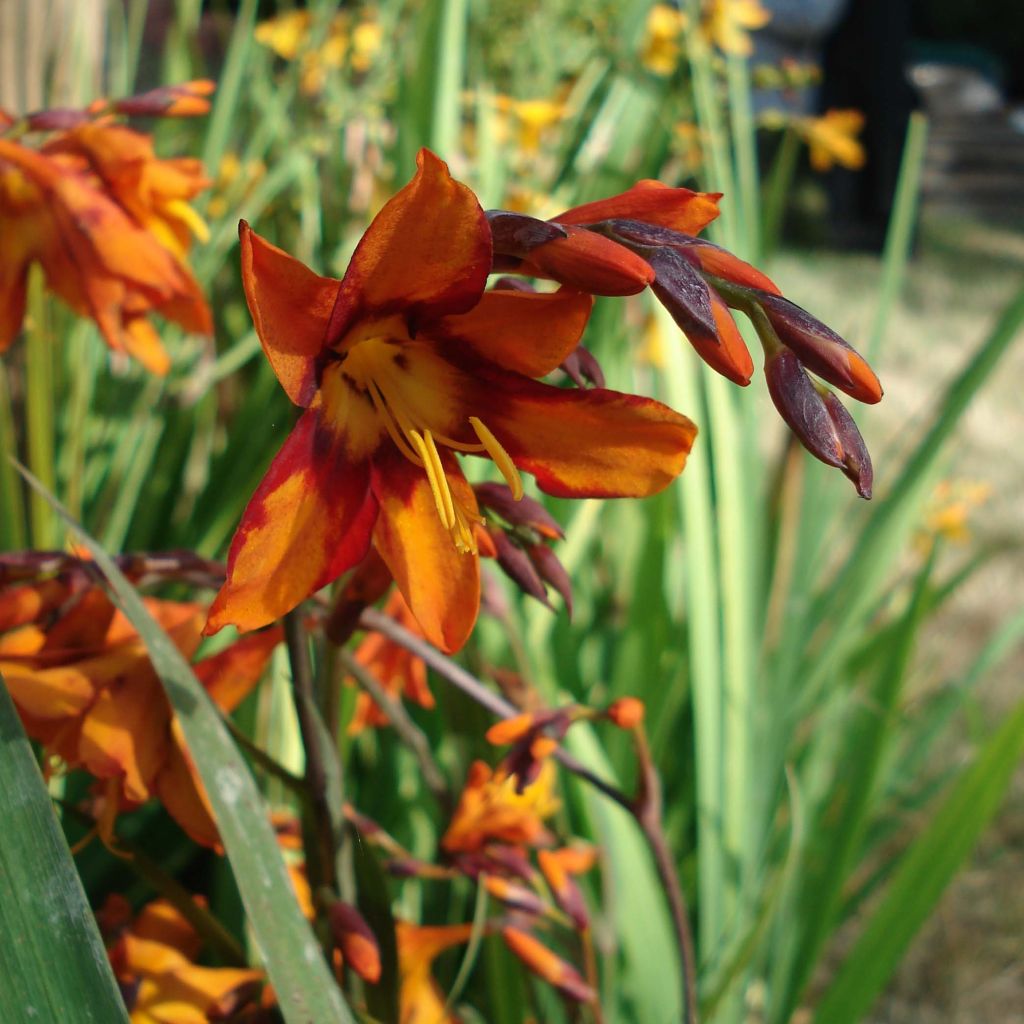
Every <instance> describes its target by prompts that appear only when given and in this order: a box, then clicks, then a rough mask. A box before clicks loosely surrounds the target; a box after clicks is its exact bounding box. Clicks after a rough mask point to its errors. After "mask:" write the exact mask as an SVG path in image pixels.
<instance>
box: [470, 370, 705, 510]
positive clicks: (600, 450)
mask: <svg viewBox="0 0 1024 1024" xmlns="http://www.w3.org/2000/svg"><path fill="white" fill-rule="evenodd" d="M480 375H481V376H485V379H484V380H482V381H481V384H482V386H483V389H485V391H484V393H486V394H488V395H489V396H490V405H489V409H488V411H486V412H485V413H483V414H482V415H486V416H487V423H488V426H489V427H490V429H491V430H492V431H493V432H494V434H495V435H496V436H497V437H498V439H499V440H500V441H501V443H502V445H503V446H504V447H505V450H506V451H507V452H508V454H509V455H510V456H511V458H512V460H513V461H514V462H515V464H516V465H517V466H518V467H519V468H520V469H523V470H526V471H527V472H529V473H532V474H533V475H534V477H536V479H537V483H538V484H539V485H540V487H541V489H542V490H544V491H546V492H547V493H548V494H553V495H556V496H558V497H567V498H597V497H638V498H639V497H647V496H648V495H651V494H656V493H657V492H658V491H661V490H663V489H664V488H665V487H667V486H668V485H669V484H670V483H671V482H672V481H673V480H674V479H675V478H676V477H677V476H678V475H679V474H680V473H681V472H682V470H683V467H684V465H685V464H686V457H687V455H688V454H689V451H690V448H691V447H692V445H693V441H694V438H695V437H696V436H697V428H696V426H695V425H694V424H693V422H692V421H691V420H689V419H687V418H686V417H685V416H682V415H680V414H679V413H676V412H673V411H672V410H671V409H669V408H668V407H667V406H665V405H662V404H661V403H659V402H656V401H654V400H653V399H649V398H641V397H639V396H636V395H625V394H620V393H619V392H616V391H607V390H605V389H603V388H593V389H590V390H587V391H580V390H579V389H576V388H574V389H572V390H568V389H564V388H555V387H550V386H548V385H546V384H542V383H539V382H537V381H533V380H529V379H527V378H525V377H510V376H499V375H497V374H486V371H483V370H481V371H480Z"/></svg>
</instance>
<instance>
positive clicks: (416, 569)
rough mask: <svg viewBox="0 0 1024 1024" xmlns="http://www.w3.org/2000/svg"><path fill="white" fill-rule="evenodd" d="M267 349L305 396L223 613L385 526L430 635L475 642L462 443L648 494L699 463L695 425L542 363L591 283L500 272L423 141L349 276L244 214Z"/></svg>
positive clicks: (250, 612)
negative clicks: (579, 286)
mask: <svg viewBox="0 0 1024 1024" xmlns="http://www.w3.org/2000/svg"><path fill="white" fill-rule="evenodd" d="M241 241H242V278H243V283H244V285H245V292H246V296H247V298H248V302H249V308H250V310H251V312H252V316H253V320H254V322H255V325H256V330H257V333H258V334H259V337H260V340H261V342H262V344H263V348H264V351H265V352H266V354H267V357H268V359H269V360H270V362H271V365H272V366H273V368H274V370H275V372H276V373H277V376H278V379H279V380H280V382H281V385H282V386H283V387H284V389H285V391H286V392H287V393H288V396H289V397H290V398H291V399H292V401H293V402H295V404H297V405H299V406H301V407H302V408H303V409H304V410H305V411H304V412H303V414H302V416H301V417H300V419H299V421H298V423H297V424H296V426H295V428H294V430H293V431H292V433H291V435H290V436H289V438H288V439H287V441H286V442H285V444H284V446H283V448H282V449H281V451H280V452H279V453H278V455H277V457H276V458H275V459H274V461H273V463H272V464H271V466H270V469H269V471H268V472H267V475H266V477H265V478H264V480H263V482H262V483H261V484H260V485H259V487H258V488H257V490H256V493H255V494H254V495H253V497H252V499H251V500H250V502H249V505H248V507H247V508H246V510H245V513H244V515H243V518H242V521H241V524H240V525H239V527H238V531H237V532H236V534H235V537H234V540H233V542H232V544H231V549H230V552H229V555H228V576H227V582H226V584H225V586H224V588H223V589H222V590H221V592H220V594H219V595H218V596H217V599H216V601H215V602H214V605H213V607H212V609H211V612H210V618H209V621H208V623H207V627H206V628H207V631H208V632H215V631H216V630H218V629H220V628H221V627H223V626H226V625H228V624H234V625H236V626H238V627H239V628H240V629H243V630H245V629H254V628H256V627H258V626H262V625H264V624H266V623H268V622H271V621H272V620H274V619H276V618H277V617H278V616H280V615H282V614H283V613H285V612H287V611H289V610H290V609H292V608H294V607H295V606H296V605H297V604H298V603H299V602H300V601H302V600H303V599H305V598H306V597H308V596H310V595H311V594H312V593H314V592H315V591H317V590H319V589H320V588H321V587H323V586H325V585H326V584H328V583H330V582H331V581H332V580H334V579H335V578H336V577H338V576H339V575H340V574H341V573H342V572H344V571H345V570H346V569H349V568H351V567H352V566H354V565H355V564H357V563H358V562H359V561H360V560H361V559H362V558H363V557H364V556H365V555H366V553H367V550H368V548H369V547H370V545H371V543H372V544H373V545H375V547H376V549H377V552H378V553H379V555H380V557H381V558H382V559H383V561H384V562H385V563H386V565H387V567H388V568H389V569H390V571H391V573H392V575H393V576H394V578H395V580H396V582H397V584H398V586H399V588H400V590H401V591H402V594H403V596H404V597H405V600H406V602H407V603H408V605H409V608H410V609H411V610H412V612H413V614H414V615H415V617H416V619H417V620H418V622H419V624H420V626H421V628H422V630H423V632H424V634H425V635H426V636H427V638H428V639H429V640H430V641H431V642H432V643H434V644H435V645H437V646H438V647H441V648H442V649H444V650H449V651H451V650H455V649H457V648H459V647H460V646H461V645H462V644H463V643H464V641H465V639H466V637H467V636H468V634H469V632H470V630H471V629H472V627H473V624H474V622H475V620H476V616H477V611H478V608H479V600H480V570H479V561H478V557H477V539H476V537H477V529H478V527H479V526H480V525H481V523H482V517H481V515H480V513H479V511H478V506H477V501H476V497H475V496H474V494H473V491H472V489H471V488H470V486H469V484H468V483H467V481H466V478H465V477H464V476H463V473H462V470H461V468H460V466H459V463H458V460H457V456H458V455H477V456H481V457H483V458H488V459H491V460H492V461H493V462H494V463H495V465H496V466H497V468H498V470H499V471H500V473H501V475H502V476H503V477H504V478H505V480H506V481H507V482H508V484H509V487H510V488H511V489H512V491H513V493H514V494H516V495H519V494H521V493H522V483H521V480H520V477H519V473H520V471H521V470H525V471H527V472H529V473H532V474H533V475H534V477H535V478H536V479H537V482H538V484H539V485H540V487H541V489H542V490H544V491H547V492H548V493H549V494H554V495H559V496H564V497H641V496H645V495H649V494H653V493H655V492H656V491H659V490H661V489H662V488H664V487H665V486H667V484H668V483H669V482H670V481H671V480H673V479H674V478H675V476H676V475H678V473H680V472H681V470H682V468H683V465H684V463H685V461H686V456H687V453H688V452H689V450H690V446H691V444H692V442H693V438H694V435H695V433H696V428H695V427H694V426H693V424H692V423H691V422H690V421H689V420H688V419H686V418H685V417H684V416H681V415H679V414H677V413H675V412H673V411H672V410H670V409H668V408H666V407H665V406H663V405H661V404H659V403H657V402H654V401H651V400H649V399H645V398H638V397H635V396H631V395H623V394H619V393H617V392H614V391H608V390H605V389H603V388H594V389H588V390H585V391H584V390H579V389H575V388H572V389H565V388H559V387H555V386H552V385H549V384H545V383H541V382H540V381H538V380H537V379H536V378H539V377H543V376H544V375H546V374H548V373H550V372H551V371H553V370H554V369H555V368H556V367H558V366H559V365H560V364H561V363H562V362H563V361H564V360H565V359H566V357H567V356H569V355H570V354H571V353H572V352H573V351H574V350H575V349H576V346H577V344H578V342H579V339H580V335H581V333H582V331H583V328H584V326H585V324H586V321H587V318H588V316H589V313H590V308H591V302H592V299H591V297H590V296H589V295H586V294H582V293H581V292H579V291H577V290H574V289H570V288H566V287H563V288H562V289H560V290H559V291H555V292H549V293H531V292H524V291H516V290H508V289H498V290H493V291H485V290H484V288H485V285H486V282H487V277H488V274H489V273H490V272H491V267H492V241H491V232H490V230H489V228H488V222H487V219H486V217H485V216H484V213H483V211H482V210H481V209H480V205H479V204H478V202H477V200H476V198H475V196H474V195H473V193H472V192H471V191H470V190H469V189H468V188H466V186H464V185H462V184H460V183H459V182H457V181H455V180H454V179H453V178H452V177H451V176H450V174H449V173H448V168H447V167H446V166H445V164H444V163H442V161H441V160H439V159H438V158H437V157H436V156H434V155H433V154H432V153H430V152H428V151H427V150H423V151H422V152H421V153H420V156H419V160H418V171H417V173H416V176H415V177H414V178H413V180H412V181H411V182H410V183H409V184H408V185H406V186H405V188H403V189H402V190H401V191H400V192H399V193H398V194H397V195H396V196H395V197H394V198H393V199H391V200H390V202H388V203H387V204H386V205H385V207H384V208H383V209H382V210H381V212H380V213H379V214H378V216H377V217H376V219H375V220H374V221H373V223H372V224H371V225H370V228H369V230H368V231H367V232H366V234H365V235H364V236H363V238H362V240H361V241H360V243H359V245H358V247H357V248H356V251H355V254H354V255H353V257H352V261H351V263H350V264H349V267H348V270H347V271H346V273H345V276H344V278H343V279H342V280H340V281H338V280H335V279H332V278H327V277H320V276H319V275H317V274H315V273H314V272H313V271H311V270H310V269H308V268H307V267H305V266H304V265H303V264H302V263H300V262H298V261H297V260H295V259H293V258H292V257H291V256H289V255H288V254H287V253H285V252H283V251H282V250H280V249H278V248H276V247H275V246H273V245H271V244H270V243H269V242H267V241H265V240H264V239H262V238H260V237H259V236H258V235H256V234H255V233H254V232H253V231H251V230H250V228H249V226H248V225H247V224H245V223H243V224H242V225H241Z"/></svg>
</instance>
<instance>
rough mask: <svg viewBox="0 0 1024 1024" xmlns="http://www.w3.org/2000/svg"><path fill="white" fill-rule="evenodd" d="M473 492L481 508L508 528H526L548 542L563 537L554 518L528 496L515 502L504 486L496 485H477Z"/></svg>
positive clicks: (562, 532) (563, 534) (509, 491)
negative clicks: (494, 513) (504, 523)
mask: <svg viewBox="0 0 1024 1024" xmlns="http://www.w3.org/2000/svg"><path fill="white" fill-rule="evenodd" d="M473 491H474V493H475V494H476V500H477V502H478V503H479V504H480V506H481V507H483V508H489V509H491V511H493V512H496V513H497V514H498V515H499V516H501V518H502V519H503V520H504V521H505V522H506V523H508V524H509V526H527V527H529V528H530V529H531V530H535V531H536V532H537V533H539V534H540V535H541V536H542V537H547V538H549V539H550V540H561V539H562V538H563V537H564V536H565V533H564V531H563V530H562V527H561V526H560V525H559V524H558V521H557V520H556V519H555V518H554V516H552V515H551V513H550V512H549V511H548V510H547V509H546V508H545V507H544V506H543V505H542V504H541V503H540V502H539V501H537V500H536V499H534V498H531V497H530V496H529V495H528V494H524V495H523V496H522V497H521V498H520V499H519V500H518V501H516V499H515V498H513V497H512V491H511V490H510V489H509V488H508V486H507V485H506V484H497V483H484V484H477V485H476V486H475V487H474V488H473Z"/></svg>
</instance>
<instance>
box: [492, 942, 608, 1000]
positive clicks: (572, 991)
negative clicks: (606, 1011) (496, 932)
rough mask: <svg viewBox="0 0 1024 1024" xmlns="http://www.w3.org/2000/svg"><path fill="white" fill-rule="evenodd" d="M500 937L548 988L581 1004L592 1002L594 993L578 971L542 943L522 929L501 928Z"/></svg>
mask: <svg viewBox="0 0 1024 1024" xmlns="http://www.w3.org/2000/svg"><path fill="white" fill-rule="evenodd" d="M501 937H502V938H503V939H504V940H505V944H506V945H507V946H508V948H509V949H511V950H512V952H513V953H515V955H516V956H517V957H519V959H520V960H521V961H522V962H523V964H525V966H526V967H527V968H528V969H529V970H531V971H533V973H534V974H536V975H538V976H539V977H541V978H543V979H544V980H545V981H546V982H547V983H548V984H549V985H553V986H554V987H555V988H556V989H558V991H559V992H561V993H562V995H564V996H568V998H570V999H575V1000H576V1001H577V1002H580V1003H589V1002H593V1000H594V999H595V998H596V997H595V994H594V991H593V989H591V988H590V986H589V985H587V983H586V982H585V981H584V980H583V978H582V977H580V974H579V972H578V971H577V970H576V968H575V967H572V966H571V965H570V964H567V963H566V962H565V961H564V960H563V959H561V957H558V956H556V955H555V954H554V953H552V952H551V950H550V949H548V947H547V946H545V945H544V944H543V943H542V942H540V941H539V940H538V939H536V938H534V937H533V936H532V935H531V934H530V933H529V932H525V931H523V930H522V929H520V928H502V930H501Z"/></svg>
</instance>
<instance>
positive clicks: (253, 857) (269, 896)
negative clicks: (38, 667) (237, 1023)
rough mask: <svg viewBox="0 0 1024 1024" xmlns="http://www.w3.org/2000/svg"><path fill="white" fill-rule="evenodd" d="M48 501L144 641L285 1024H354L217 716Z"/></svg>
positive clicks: (98, 554)
mask: <svg viewBox="0 0 1024 1024" xmlns="http://www.w3.org/2000/svg"><path fill="white" fill-rule="evenodd" d="M22 473H23V475H24V476H25V477H26V479H27V480H28V481H29V483H31V484H32V486H33V487H35V488H36V489H37V490H38V491H40V493H43V494H45V493H46V492H45V491H44V490H43V489H42V487H41V485H40V484H39V482H38V481H37V480H36V479H35V478H34V477H32V476H31V474H29V473H27V472H26V471H25V470H22ZM46 496H47V499H48V500H49V501H50V502H51V504H52V505H53V507H54V508H55V509H56V510H57V512H58V513H59V514H60V516H61V518H62V519H63V520H64V522H65V523H66V524H67V525H68V526H69V527H70V528H71V529H72V530H74V531H75V532H76V533H78V534H79V536H80V537H81V539H82V541H83V542H84V544H85V545H86V547H87V548H88V549H89V552H90V554H91V555H92V557H93V558H94V559H95V561H96V565H97V567H98V568H99V570H100V572H101V573H102V574H103V576H104V577H105V579H106V581H107V584H108V586H109V588H110V591H111V593H112V596H113V597H114V599H115V601H116V602H117V603H118V604H119V605H120V607H121V609H122V611H123V612H124V614H125V615H126V616H127V617H128V620H129V621H130V622H131V624H132V625H133V626H134V627H135V628H136V629H137V630H138V632H139V635H140V636H141V637H142V639H143V641H144V642H145V644H146V649H147V650H148V651H149V656H150V659H151V660H152V662H153V666H154V667H155V668H156V671H157V673H158V675H159V676H160V679H161V681H162V682H163V685H164V689H165V691H166V692H167V698H168V700H169V701H170V702H171V706H172V707H173V708H174V710H175V712H176V713H177V715H178V718H179V720H180V721H181V726H182V729H183V731H184V733H185V740H186V742H187V743H188V748H189V752H190V754H191V755H192V758H193V760H194V761H195V765H196V768H197V769H198V771H199V774H200V776H201V777H202V780H203V784H204V786H205V787H206V792H207V794H208V796H209V799H210V804H211V805H212V807H213V813H214V817H215V819H216V821H217V828H218V829H219V830H220V836H221V841H222V842H223V844H224V850H225V852H226V853H227V856H228V860H229V861H230V862H231V868H232V870H233V872H234V875H235V880H236V882H237V883H238V890H239V892H240V894H241V896H242V902H243V904H244V905H245V911H246V915H247V917H248V920H249V924H250V926H251V927H252V931H253V936H254V938H255V940H256V945H257V947H258V948H259V951H260V954H261V956H262V959H263V963H264V965H265V966H266V969H267V974H268V975H269V977H270V981H271V983H272V984H273V986H274V990H275V992H276V993H277V998H278V1002H279V1005H280V1007H281V1012H282V1013H283V1014H284V1018H285V1020H286V1021H287V1022H288V1024H335V1022H345V1024H347V1022H349V1021H351V1020H352V1016H351V1014H350V1013H349V1011H348V1009H347V1007H346V1006H345V1003H344V1000H343V999H342V997H341V992H340V991H339V989H338V986H337V984H336V983H335V981H334V979H333V978H332V977H331V974H330V972H329V971H328V968H327V964H326V962H325V961H324V958H323V955H322V954H321V951H320V946H319V944H318V943H317V941H316V938H315V936H314V935H313V931H312V929H311V928H310V926H309V923H308V922H307V921H306V920H305V918H303V916H302V913H301V911H300V910H299V905H298V903H297V901H296V899H295V895H294V893H293V892H292V888H291V882H290V881H289V878H288V873H287V870H286V868H285V864H284V860H283V859H282V857H281V851H280V849H279V847H278V845H277V840H276V838H275V837H274V832H273V830H272V829H271V827H270V819H269V812H268V809H267V806H266V804H265V803H264V802H263V798H262V797H261V796H260V793H259V790H257V788H256V784H255V782H254V781H253V778H252V775H251V774H250V772H249V768H248V765H247V764H246V763H245V761H244V759H243V758H242V755H241V754H240V753H239V751H238V748H237V747H236V746H235V744H234V742H233V741H232V740H231V737H230V735H229V734H228V731H227V729H226V728H225V726H224V723H223V722H222V721H221V718H220V714H219V713H218V711H217V709H216V708H215V707H214V705H213V703H212V702H211V700H210V698H209V697H208V696H207V694H206V691H205V690H204V689H203V687H202V685H201V684H200V683H199V680H198V679H196V677H195V675H194V674H193V672H192V669H191V668H190V667H189V664H188V662H187V661H186V660H185V659H184V657H182V655H181V652H180V651H179V650H178V649H177V648H176V647H175V646H174V644H173V643H172V642H171V640H170V638H169V637H168V636H167V634H166V633H165V632H164V631H163V629H161V627H160V625H159V624H158V623H157V622H156V620H155V619H154V618H153V617H152V616H151V615H150V614H149V612H148V611H147V610H146V606H145V605H144V604H143V602H142V598H141V597H139V595H138V593H137V592H136V590H135V588H134V587H133V586H132V585H131V583H129V582H128V580H127V579H126V578H125V576H124V575H123V574H122V573H121V571H120V570H119V569H118V567H117V565H116V564H115V562H114V560H113V559H112V558H111V557H110V556H109V555H108V554H107V553H106V552H105V551H104V550H103V548H102V547H101V546H100V545H99V544H98V543H97V542H96V541H95V540H93V538H92V537H90V536H89V535H88V534H87V533H86V532H85V531H84V530H83V529H82V527H81V526H79V525H78V523H76V522H75V521H74V519H72V518H71V516H70V515H69V514H68V512H67V510H66V509H64V508H63V507H62V506H61V505H60V503H59V502H57V501H56V499H55V498H53V497H52V496H50V495H46Z"/></svg>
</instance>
